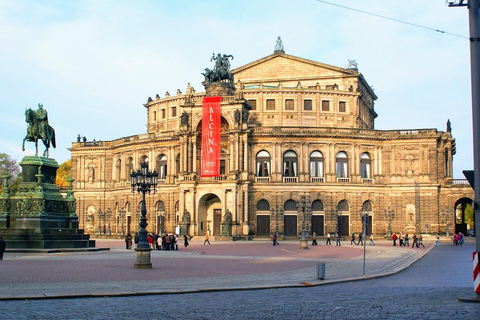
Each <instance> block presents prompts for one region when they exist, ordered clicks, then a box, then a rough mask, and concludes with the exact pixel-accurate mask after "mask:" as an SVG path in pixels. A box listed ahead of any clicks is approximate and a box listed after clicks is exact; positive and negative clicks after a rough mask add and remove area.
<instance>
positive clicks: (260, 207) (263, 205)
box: [257, 199, 270, 211]
mask: <svg viewBox="0 0 480 320" xmlns="http://www.w3.org/2000/svg"><path fill="white" fill-rule="evenodd" d="M257 211H270V203H268V201H267V200H265V199H262V200H260V201H258V203H257Z"/></svg>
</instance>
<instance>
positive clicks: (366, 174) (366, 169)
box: [360, 152, 372, 179]
mask: <svg viewBox="0 0 480 320" xmlns="http://www.w3.org/2000/svg"><path fill="white" fill-rule="evenodd" d="M371 168H372V160H371V159H370V155H369V154H368V153H367V152H364V153H362V154H361V155H360V176H361V177H362V178H363V179H370V178H371V177H372V173H371V171H372V170H371Z"/></svg>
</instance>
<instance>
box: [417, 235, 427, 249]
mask: <svg viewBox="0 0 480 320" xmlns="http://www.w3.org/2000/svg"><path fill="white" fill-rule="evenodd" d="M420 246H422V247H424V248H425V246H424V245H423V237H422V235H420V236H419V237H418V245H417V248H419V247H420Z"/></svg>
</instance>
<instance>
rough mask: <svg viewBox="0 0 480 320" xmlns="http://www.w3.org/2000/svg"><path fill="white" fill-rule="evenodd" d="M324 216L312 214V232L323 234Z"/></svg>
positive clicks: (318, 234)
mask: <svg viewBox="0 0 480 320" xmlns="http://www.w3.org/2000/svg"><path fill="white" fill-rule="evenodd" d="M323 220H324V216H312V233H311V234H313V233H314V232H315V233H316V234H317V236H323V234H324V232H325V231H324V221H323Z"/></svg>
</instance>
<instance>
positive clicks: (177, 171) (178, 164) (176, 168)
mask: <svg viewBox="0 0 480 320" xmlns="http://www.w3.org/2000/svg"><path fill="white" fill-rule="evenodd" d="M179 173H180V154H177V157H176V158H175V174H179Z"/></svg>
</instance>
